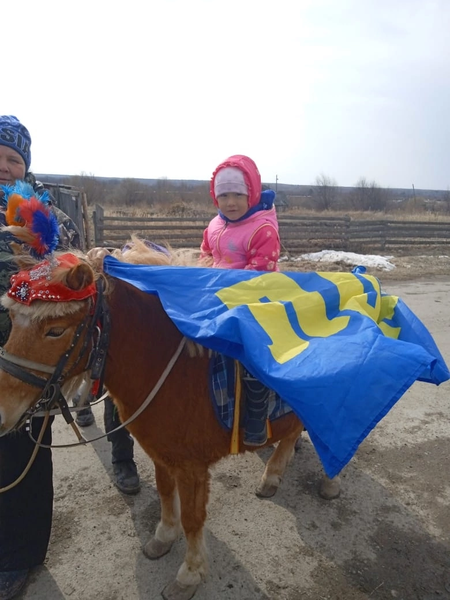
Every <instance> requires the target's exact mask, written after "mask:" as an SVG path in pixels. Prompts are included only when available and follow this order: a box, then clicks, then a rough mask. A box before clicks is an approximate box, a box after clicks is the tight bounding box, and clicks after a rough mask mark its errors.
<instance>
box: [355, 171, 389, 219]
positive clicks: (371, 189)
mask: <svg viewBox="0 0 450 600" xmlns="http://www.w3.org/2000/svg"><path fill="white" fill-rule="evenodd" d="M387 200H388V194H387V192H386V190H384V189H383V188H381V187H380V186H379V185H378V184H377V183H376V182H375V181H368V180H367V179H366V178H365V177H360V178H359V179H358V181H357V182H356V184H355V188H354V190H353V192H352V194H351V202H352V207H353V208H354V209H355V210H373V211H381V210H383V211H384V210H386V206H387Z"/></svg>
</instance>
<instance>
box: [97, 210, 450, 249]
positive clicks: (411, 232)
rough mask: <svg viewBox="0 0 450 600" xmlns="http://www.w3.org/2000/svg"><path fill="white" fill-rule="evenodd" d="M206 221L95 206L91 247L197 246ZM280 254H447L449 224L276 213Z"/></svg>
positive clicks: (449, 239) (448, 247)
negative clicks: (117, 212) (137, 242)
mask: <svg viewBox="0 0 450 600" xmlns="http://www.w3.org/2000/svg"><path fill="white" fill-rule="evenodd" d="M210 219H211V216H210V215H209V216H205V217H197V218H196V217H133V216H128V215H127V216H110V215H107V214H105V212H104V210H103V208H102V207H101V206H100V205H96V207H95V211H94V214H93V222H94V244H95V246H112V247H120V246H121V245H123V244H124V243H125V242H126V241H127V240H128V239H129V238H130V236H131V234H132V233H135V234H137V235H139V237H142V238H146V239H149V240H151V241H153V242H156V243H160V244H164V243H169V244H170V245H171V246H172V247H173V248H180V247H186V248H198V247H199V246H200V243H201V240H202V233H203V230H204V228H205V227H206V226H207V225H208V223H209V221H210ZM278 222H279V225H280V238H281V244H282V247H283V250H284V251H285V252H287V253H289V254H297V253H304V252H315V251H319V250H344V251H347V252H375V251H382V252H396V253H398V252H403V253H404V252H408V253H411V254H415V253H418V252H424V251H431V250H435V249H439V248H442V249H443V250H446V251H450V222H447V223H446V222H429V221H423V222H420V221H396V220H391V219H385V220H378V221H370V220H367V221H360V220H358V221H356V220H352V219H351V218H350V217H348V216H342V217H328V216H325V215H323V216H313V217H309V216H308V217H307V216H291V215H286V214H284V213H281V214H279V216H278Z"/></svg>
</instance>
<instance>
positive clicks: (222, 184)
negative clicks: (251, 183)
mask: <svg viewBox="0 0 450 600" xmlns="http://www.w3.org/2000/svg"><path fill="white" fill-rule="evenodd" d="M233 192H234V193H235V194H245V195H246V196H248V189H247V185H246V183H245V179H244V173H243V172H242V171H241V170H240V169H238V168H237V167H224V168H223V169H220V171H219V172H218V173H217V175H216V177H215V179H214V194H215V196H216V198H217V197H218V196H220V195H222V194H229V193H233Z"/></svg>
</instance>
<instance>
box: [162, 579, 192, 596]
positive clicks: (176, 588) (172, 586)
mask: <svg viewBox="0 0 450 600" xmlns="http://www.w3.org/2000/svg"><path fill="white" fill-rule="evenodd" d="M197 588H198V585H180V584H179V583H178V581H177V580H176V579H175V581H173V582H172V583H169V585H167V586H166V587H165V588H164V589H163V591H162V597H163V598H164V600H190V598H192V597H193V596H194V594H195V592H196V591H197Z"/></svg>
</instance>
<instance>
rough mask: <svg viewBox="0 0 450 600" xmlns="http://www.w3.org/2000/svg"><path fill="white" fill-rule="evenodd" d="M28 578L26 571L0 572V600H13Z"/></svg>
mask: <svg viewBox="0 0 450 600" xmlns="http://www.w3.org/2000/svg"><path fill="white" fill-rule="evenodd" d="M27 578H28V569H23V570H21V571H1V572H0V600H12V598H15V597H16V596H17V595H18V594H19V592H20V591H21V589H22V588H23V586H24V585H25V583H26V581H27Z"/></svg>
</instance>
